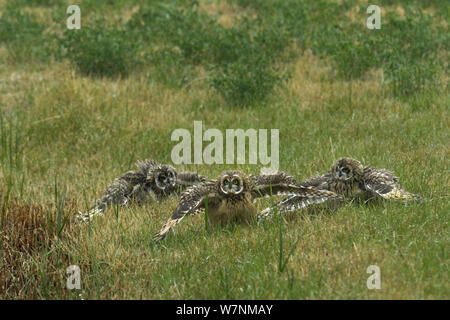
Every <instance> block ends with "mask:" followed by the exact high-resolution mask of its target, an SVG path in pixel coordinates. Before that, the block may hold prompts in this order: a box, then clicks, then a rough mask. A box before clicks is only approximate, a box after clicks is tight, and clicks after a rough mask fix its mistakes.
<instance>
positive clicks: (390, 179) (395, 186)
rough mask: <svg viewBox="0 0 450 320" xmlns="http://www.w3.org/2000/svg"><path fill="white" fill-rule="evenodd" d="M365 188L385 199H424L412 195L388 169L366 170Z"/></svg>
mask: <svg viewBox="0 0 450 320" xmlns="http://www.w3.org/2000/svg"><path fill="white" fill-rule="evenodd" d="M364 188H365V189H366V190H367V191H370V192H373V193H375V194H376V195H378V196H380V197H382V198H384V199H394V200H416V201H420V200H421V199H422V197H421V196H420V195H417V194H413V193H410V192H408V191H406V190H405V189H403V187H402V186H401V185H400V184H399V179H398V177H396V176H394V173H393V172H392V171H389V170H386V169H376V168H372V167H365V168H364Z"/></svg>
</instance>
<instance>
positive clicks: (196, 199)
mask: <svg viewBox="0 0 450 320" xmlns="http://www.w3.org/2000/svg"><path fill="white" fill-rule="evenodd" d="M215 183H216V182H215V181H214V180H212V181H208V182H206V183H204V184H199V185H196V186H193V187H191V188H188V189H187V190H186V191H184V192H183V193H182V194H181V198H180V202H179V204H178V207H177V208H176V209H175V210H174V211H173V213H172V216H171V217H170V218H169V220H167V222H166V223H165V224H164V225H163V226H162V228H161V229H160V230H159V231H158V233H156V234H155V236H154V240H155V241H157V242H159V241H161V240H163V239H164V238H165V237H166V236H167V233H168V232H169V231H170V229H171V228H173V227H175V226H176V225H177V224H178V223H179V222H180V221H181V219H183V218H184V217H185V216H187V215H193V214H198V213H201V212H202V211H203V210H204V209H205V203H206V199H208V200H207V201H208V203H212V202H214V201H216V199H217V193H216V192H215V191H216V189H215V188H216V184H215Z"/></svg>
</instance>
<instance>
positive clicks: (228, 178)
mask: <svg viewBox="0 0 450 320" xmlns="http://www.w3.org/2000/svg"><path fill="white" fill-rule="evenodd" d="M218 184H219V192H220V193H222V194H224V195H228V196H233V195H238V194H240V193H242V191H244V189H245V188H246V187H247V186H248V184H249V182H248V178H247V176H246V175H245V174H243V173H242V172H240V171H225V172H224V173H222V174H221V175H220V178H219V179H218Z"/></svg>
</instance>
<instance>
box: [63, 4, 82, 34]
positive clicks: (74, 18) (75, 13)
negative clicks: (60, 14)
mask: <svg viewBox="0 0 450 320" xmlns="http://www.w3.org/2000/svg"><path fill="white" fill-rule="evenodd" d="M66 13H67V14H70V17H68V18H67V29H69V30H73V29H81V9H80V7H79V6H77V5H71V6H69V7H67V11H66Z"/></svg>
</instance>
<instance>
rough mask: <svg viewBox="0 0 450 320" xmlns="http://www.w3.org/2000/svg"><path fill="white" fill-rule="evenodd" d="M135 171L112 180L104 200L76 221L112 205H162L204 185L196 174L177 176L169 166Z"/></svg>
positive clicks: (150, 163)
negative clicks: (189, 189) (184, 191)
mask: <svg viewBox="0 0 450 320" xmlns="http://www.w3.org/2000/svg"><path fill="white" fill-rule="evenodd" d="M136 167H137V170H134V171H128V172H127V173H125V174H124V175H123V176H121V177H120V178H117V179H115V180H114V181H113V182H112V183H111V184H110V185H109V186H108V187H107V188H106V190H105V192H104V193H103V197H102V198H101V199H99V200H97V201H96V204H95V205H94V206H93V207H92V208H90V209H89V211H88V212H87V213H81V212H80V213H79V214H78V216H77V218H78V219H81V220H83V221H87V220H89V219H91V218H93V217H94V216H96V215H99V214H102V213H103V212H104V210H105V209H106V207H108V206H110V205H112V204H118V205H120V206H125V205H127V204H129V203H131V202H134V203H137V204H142V203H144V202H147V201H161V200H164V199H167V198H168V197H170V196H172V195H175V194H177V193H180V192H181V191H182V190H184V189H186V188H187V187H189V186H192V185H195V184H199V183H202V182H205V181H207V179H206V178H205V177H203V176H200V175H198V174H197V173H191V172H183V173H180V174H177V172H176V170H175V168H173V167H172V166H170V165H165V164H159V163H157V162H156V161H154V160H152V159H146V160H139V161H137V162H136Z"/></svg>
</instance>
